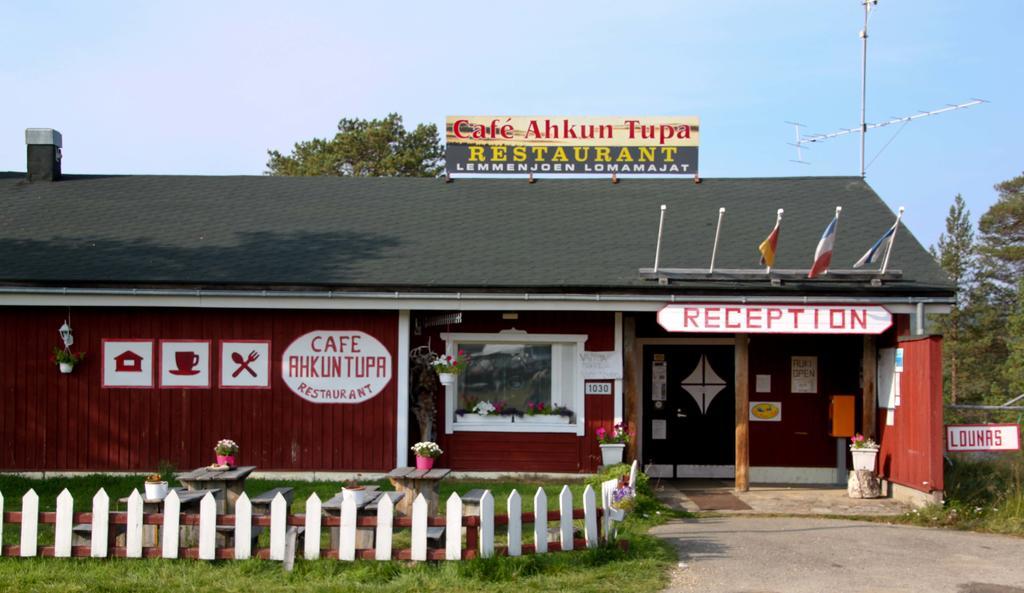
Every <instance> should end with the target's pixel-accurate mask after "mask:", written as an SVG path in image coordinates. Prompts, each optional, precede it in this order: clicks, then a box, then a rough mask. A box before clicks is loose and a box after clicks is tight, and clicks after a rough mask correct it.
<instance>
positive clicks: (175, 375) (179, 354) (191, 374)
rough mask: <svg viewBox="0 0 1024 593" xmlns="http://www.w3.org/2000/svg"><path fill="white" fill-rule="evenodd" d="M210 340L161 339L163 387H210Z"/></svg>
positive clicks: (161, 385)
mask: <svg viewBox="0 0 1024 593" xmlns="http://www.w3.org/2000/svg"><path fill="white" fill-rule="evenodd" d="M210 368H211V364H210V341H209V340H160V388H161V389H209V388H210V374H211V373H210Z"/></svg>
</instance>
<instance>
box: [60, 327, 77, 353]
mask: <svg viewBox="0 0 1024 593" xmlns="http://www.w3.org/2000/svg"><path fill="white" fill-rule="evenodd" d="M57 331H58V332H59V333H60V339H61V340H63V342H64V348H65V349H68V348H70V347H71V345H72V344H74V343H75V337H74V336H72V335H71V326H70V325H68V322H67V321H64V325H62V326H60V329H59V330H57Z"/></svg>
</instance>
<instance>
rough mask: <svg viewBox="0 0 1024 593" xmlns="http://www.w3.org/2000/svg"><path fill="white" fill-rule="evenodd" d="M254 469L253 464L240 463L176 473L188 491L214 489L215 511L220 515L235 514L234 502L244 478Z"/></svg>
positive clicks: (239, 493)
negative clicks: (229, 466) (232, 465)
mask: <svg viewBox="0 0 1024 593" xmlns="http://www.w3.org/2000/svg"><path fill="white" fill-rule="evenodd" d="M255 470H256V466H255V465H242V466H239V467H232V468H229V469H213V468H210V467H200V468H198V469H194V470H192V471H190V472H185V473H183V474H178V476H177V478H178V481H179V482H181V485H182V486H184V487H185V488H186V489H188V490H189V491H196V490H216V492H215V493H214V497H215V498H216V499H217V512H218V513H219V514H222V515H233V514H235V502H236V501H238V497H239V496H241V495H242V492H243V491H244V490H245V480H246V478H248V477H249V474H251V473H252V472H254V471H255Z"/></svg>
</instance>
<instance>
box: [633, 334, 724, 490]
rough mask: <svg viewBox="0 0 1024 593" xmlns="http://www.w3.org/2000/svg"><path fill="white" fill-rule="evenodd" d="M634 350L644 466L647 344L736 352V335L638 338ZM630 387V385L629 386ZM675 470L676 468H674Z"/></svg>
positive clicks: (636, 405) (639, 444)
mask: <svg viewBox="0 0 1024 593" xmlns="http://www.w3.org/2000/svg"><path fill="white" fill-rule="evenodd" d="M633 344H634V348H633V352H632V358H633V361H632V362H633V365H632V366H633V368H634V369H636V371H637V372H636V380H637V396H638V397H637V398H636V401H635V402H634V403H633V410H632V412H633V417H634V418H636V458H637V459H639V460H641V464H640V465H641V467H642V466H643V463H642V461H643V458H644V457H643V454H644V427H645V426H646V423H645V422H644V393H645V390H646V388H647V384H646V383H645V382H644V368H643V363H644V348H646V347H647V346H732V347H733V351H734V352H735V348H736V337H735V336H723V337H718V338H637V339H636V340H635V341H634V342H633ZM627 389H628V387H627ZM673 471H674V470H673Z"/></svg>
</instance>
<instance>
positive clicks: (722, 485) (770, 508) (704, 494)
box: [651, 479, 913, 516]
mask: <svg viewBox="0 0 1024 593" xmlns="http://www.w3.org/2000/svg"><path fill="white" fill-rule="evenodd" d="M651 487H652V488H653V489H654V493H655V496H657V498H658V499H659V500H661V501H662V502H664V503H665V504H667V505H669V506H670V507H672V508H675V509H678V510H683V511H688V512H691V513H700V512H715V513H723V514H738V515H758V514H782V515H836V516H858V515H860V516H863V515H869V516H893V515H901V514H903V513H906V512H909V511H910V510H911V509H912V508H913V507H911V506H910V505H908V504H905V503H902V502H899V501H896V500H893V499H891V498H875V499H854V498H849V497H848V496H847V494H846V488H844V487H840V486H802V485H768V484H758V485H754V486H751V487H750V490H749V491H748V492H735V490H734V489H733V484H732V482H731V481H727V480H705V479H699V480H651ZM723 495H728V496H723ZM733 499H734V500H735V502H734V500H733ZM743 506H746V507H748V508H742V507H743ZM702 507H703V508H702ZM730 507H733V508H730Z"/></svg>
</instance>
